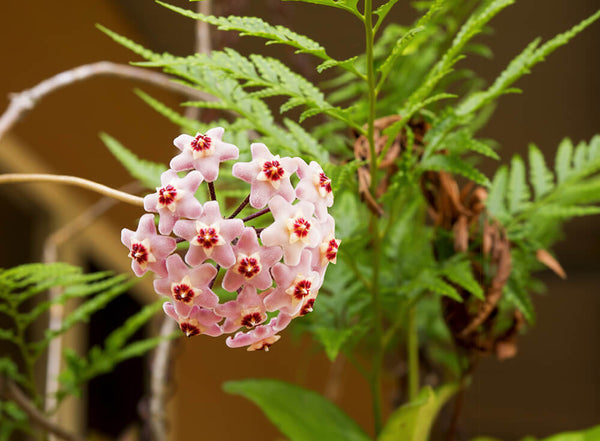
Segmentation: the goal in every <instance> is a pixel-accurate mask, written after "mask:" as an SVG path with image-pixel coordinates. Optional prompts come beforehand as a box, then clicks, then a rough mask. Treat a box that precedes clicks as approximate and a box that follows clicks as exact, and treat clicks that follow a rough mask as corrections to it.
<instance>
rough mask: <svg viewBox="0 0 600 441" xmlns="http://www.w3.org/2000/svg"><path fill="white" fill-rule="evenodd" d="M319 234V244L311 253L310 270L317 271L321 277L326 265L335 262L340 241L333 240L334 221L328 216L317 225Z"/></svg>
mask: <svg viewBox="0 0 600 441" xmlns="http://www.w3.org/2000/svg"><path fill="white" fill-rule="evenodd" d="M317 228H318V229H319V231H320V233H321V242H320V243H319V244H318V246H317V247H315V248H314V249H313V251H312V253H313V258H312V262H313V264H312V269H313V270H315V271H318V272H319V274H321V277H322V276H323V275H324V274H325V270H326V269H327V265H328V264H329V263H334V264H335V262H336V261H337V253H338V248H339V246H340V243H341V240H339V239H336V238H335V220H334V219H333V217H332V216H331V215H330V214H328V215H327V217H326V218H325V221H323V222H321V223H319V224H318V225H317Z"/></svg>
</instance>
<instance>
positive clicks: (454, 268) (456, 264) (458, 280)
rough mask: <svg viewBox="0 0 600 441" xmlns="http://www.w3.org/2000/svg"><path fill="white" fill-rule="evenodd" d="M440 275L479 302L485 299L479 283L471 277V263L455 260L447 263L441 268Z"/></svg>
mask: <svg viewBox="0 0 600 441" xmlns="http://www.w3.org/2000/svg"><path fill="white" fill-rule="evenodd" d="M442 274H444V276H446V278H448V280H450V281H451V282H452V283H454V284H456V285H458V286H460V287H461V288H464V289H466V290H467V291H468V292H470V293H471V294H473V295H474V296H475V297H477V298H478V299H480V300H484V299H485V295H484V293H483V289H482V288H481V283H480V282H479V281H477V280H476V279H475V277H474V276H473V271H472V269H471V263H470V262H469V261H467V260H455V261H451V262H448V264H447V265H446V266H445V267H444V268H443V270H442Z"/></svg>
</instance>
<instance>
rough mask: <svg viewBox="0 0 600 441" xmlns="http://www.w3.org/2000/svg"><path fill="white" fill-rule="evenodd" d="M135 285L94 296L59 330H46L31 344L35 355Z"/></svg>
mask: <svg viewBox="0 0 600 441" xmlns="http://www.w3.org/2000/svg"><path fill="white" fill-rule="evenodd" d="M135 283H137V280H130V281H127V282H126V283H121V284H119V285H117V286H114V287H112V288H110V289H107V290H106V291H103V292H102V293H100V294H97V295H95V296H94V297H93V298H92V299H90V300H88V301H86V302H84V303H83V304H82V305H81V306H79V307H77V308H76V309H75V310H74V311H72V312H71V313H70V314H69V315H68V316H66V317H65V319H64V320H63V322H62V324H61V327H60V328H59V329H47V330H46V332H45V334H44V337H43V338H42V339H41V340H40V341H37V342H35V343H32V344H31V347H32V349H33V350H34V353H35V355H36V356H39V355H40V354H41V352H42V351H43V350H44V349H45V348H46V347H47V346H48V344H49V343H50V341H52V340H53V339H54V338H55V337H57V336H58V335H61V334H63V333H64V332H66V331H67V330H68V329H70V328H71V327H73V326H74V325H76V324H78V323H81V322H87V321H88V320H89V318H90V316H91V315H92V314H93V313H94V312H96V311H98V310H99V309H102V308H104V307H105V306H106V305H107V304H108V303H109V302H110V301H111V300H113V299H114V298H116V297H117V296H119V295H121V294H123V293H124V292H126V291H127V290H128V289H130V288H131V287H132V286H133V285H134V284H135Z"/></svg>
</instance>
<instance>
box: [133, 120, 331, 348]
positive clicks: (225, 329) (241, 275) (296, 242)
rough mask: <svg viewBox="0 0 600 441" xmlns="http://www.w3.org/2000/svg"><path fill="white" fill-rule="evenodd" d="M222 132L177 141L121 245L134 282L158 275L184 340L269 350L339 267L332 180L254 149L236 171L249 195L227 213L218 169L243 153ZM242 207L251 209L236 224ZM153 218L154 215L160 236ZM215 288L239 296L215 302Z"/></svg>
mask: <svg viewBox="0 0 600 441" xmlns="http://www.w3.org/2000/svg"><path fill="white" fill-rule="evenodd" d="M223 132H224V130H223V129H222V128H220V127H218V128H214V129H211V130H209V131H207V132H206V134H204V135H203V134H197V135H196V136H195V137H193V136H189V135H181V136H179V137H177V138H176V139H175V141H174V144H175V146H176V147H177V148H178V149H179V150H181V153H179V154H178V155H177V156H175V157H174V158H173V159H172V160H171V163H170V167H171V168H170V170H168V171H166V172H164V173H163V174H162V176H161V187H159V188H157V191H156V193H153V194H150V195H147V196H146V197H145V198H144V208H145V209H146V211H148V212H150V213H148V214H145V215H143V216H142V217H141V219H140V221H139V226H138V228H137V230H136V231H131V230H128V229H123V231H122V233H121V241H122V242H123V244H124V245H125V246H126V247H128V248H129V250H130V252H129V257H131V259H132V262H131V266H132V269H133V271H134V272H135V274H136V275H138V276H142V275H143V274H144V273H146V272H147V271H151V272H153V273H154V274H155V275H156V279H155V281H154V288H155V290H156V292H157V293H159V294H161V295H164V296H166V297H168V298H169V301H168V302H165V304H164V309H165V312H166V313H167V314H168V315H169V316H171V317H172V318H173V319H175V320H176V321H177V322H178V323H179V326H180V328H181V330H182V331H183V332H184V333H185V334H186V335H187V336H188V337H189V336H193V335H198V334H206V335H211V336H218V335H221V334H234V333H235V335H233V336H229V337H228V338H227V340H226V343H227V345H228V346H229V347H233V348H235V347H242V346H247V347H248V350H257V349H268V347H269V346H270V345H272V344H273V343H274V342H276V341H277V340H278V339H279V335H278V332H280V331H281V330H283V329H284V328H285V327H286V326H287V325H288V324H289V323H290V321H291V320H292V319H294V318H296V317H298V316H302V315H305V314H307V313H308V312H310V311H312V308H313V305H314V302H315V299H316V297H317V293H318V291H319V288H320V287H321V284H322V282H323V276H324V274H325V269H326V268H327V265H328V264H329V262H333V263H335V260H336V256H337V249H338V246H339V243H340V241H339V240H337V239H335V237H334V229H335V224H334V220H333V218H332V217H331V215H329V214H328V213H327V208H328V207H331V205H332V204H333V193H332V191H331V181H330V180H329V178H328V177H327V176H326V175H325V173H324V172H323V170H322V168H321V167H320V166H319V165H318V164H317V163H316V162H311V163H310V164H306V163H305V162H304V161H303V160H302V159H300V158H280V157H279V156H275V155H273V154H271V152H270V151H269V149H268V148H267V147H266V146H265V145H264V144H252V146H251V153H252V161H250V162H238V163H235V164H234V165H233V170H232V174H233V176H235V177H236V178H238V179H241V180H242V181H245V182H247V183H249V184H250V195H249V196H248V197H247V198H246V199H245V200H244V201H243V202H242V203H241V205H240V206H239V207H238V209H236V210H235V211H233V213H232V214H231V215H229V216H226V215H225V214H223V212H222V209H223V207H220V206H219V203H218V202H217V201H216V197H215V188H214V181H215V180H216V179H217V178H218V175H219V165H220V163H221V162H223V161H226V160H230V159H237V158H238V155H239V150H238V148H237V147H236V146H234V145H233V144H228V143H226V142H223V141H222V137H223ZM180 172H187V173H186V174H185V176H184V177H180V176H181V175H182V173H180ZM294 173H295V174H297V176H298V180H297V184H296V186H295V188H294V186H293V184H292V181H291V180H290V178H291V177H292V176H293V175H294ZM203 182H206V183H207V186H208V188H209V193H210V195H211V199H212V200H210V201H209V202H206V203H205V204H203V205H202V204H201V203H200V202H199V201H198V200H197V199H196V198H195V196H194V194H195V193H196V191H197V190H198V188H199V186H200V185H201V184H202V183H203ZM247 204H250V206H251V207H253V208H255V209H257V211H256V212H254V213H253V214H250V215H248V216H246V217H245V218H243V219H236V215H238V214H239V213H240V212H241V211H242V209H243V208H244V207H246V206H247ZM151 213H158V218H159V221H158V231H157V229H156V227H155V221H154V219H155V215H154V214H151ZM269 213H270V214H269ZM261 216H271V217H272V219H273V222H272V223H271V224H270V225H269V226H267V227H266V228H256V227H253V226H249V225H248V224H247V223H248V222H250V221H252V220H253V219H256V218H258V217H261ZM179 242H188V243H189V247H188V249H187V250H186V251H180V252H178V251H176V248H177V243H179ZM216 283H218V284H220V285H221V287H222V288H223V289H224V290H225V291H228V292H230V293H235V298H234V300H230V301H227V302H220V299H219V296H217V294H215V292H214V291H213V287H214V285H215V284H216ZM236 331H239V332H237V333H236Z"/></svg>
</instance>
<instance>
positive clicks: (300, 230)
mask: <svg viewBox="0 0 600 441" xmlns="http://www.w3.org/2000/svg"><path fill="white" fill-rule="evenodd" d="M309 231H310V222H309V221H307V220H306V219H304V218H303V217H298V218H296V219H294V225H293V226H292V232H293V233H294V234H295V235H296V236H298V237H299V238H300V239H303V238H305V237H306V236H308V232H309Z"/></svg>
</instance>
